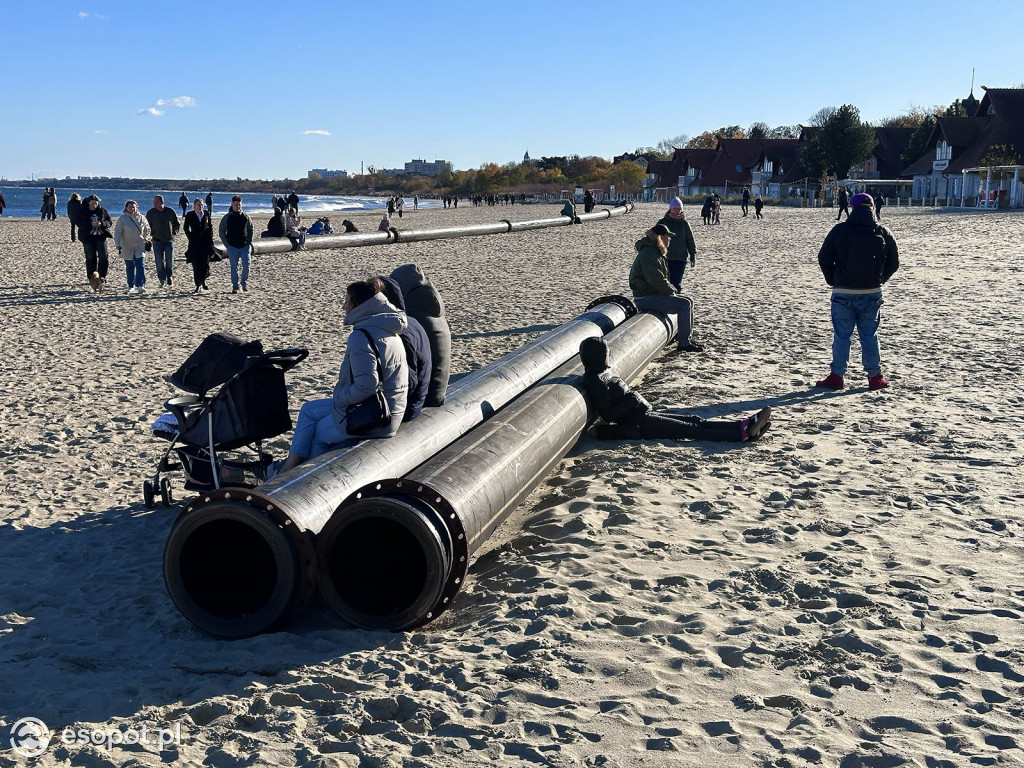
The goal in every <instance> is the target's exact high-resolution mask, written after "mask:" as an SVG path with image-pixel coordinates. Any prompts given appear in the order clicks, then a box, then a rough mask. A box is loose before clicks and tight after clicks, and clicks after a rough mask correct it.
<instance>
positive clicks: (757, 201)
mask: <svg viewBox="0 0 1024 768" xmlns="http://www.w3.org/2000/svg"><path fill="white" fill-rule="evenodd" d="M762 208H764V200H762V199H761V196H760V195H758V196H757V197H755V198H754V218H755V219H763V218H764V216H762V215H761V209H762Z"/></svg>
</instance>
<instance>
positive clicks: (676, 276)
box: [658, 197, 697, 293]
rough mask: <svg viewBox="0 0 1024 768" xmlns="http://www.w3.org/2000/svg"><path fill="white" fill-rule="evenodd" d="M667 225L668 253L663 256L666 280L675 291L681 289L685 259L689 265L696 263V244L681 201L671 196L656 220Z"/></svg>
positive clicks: (680, 290)
mask: <svg viewBox="0 0 1024 768" xmlns="http://www.w3.org/2000/svg"><path fill="white" fill-rule="evenodd" d="M658 223H659V224H664V225H665V226H666V227H668V230H669V232H671V233H672V238H671V239H670V240H669V242H668V253H667V254H666V256H665V258H666V259H667V260H668V281H669V282H670V283H672V287H673V288H675V289H676V293H680V292H682V290H683V274H684V273H685V272H686V260H687V258H689V260H690V266H691V267H695V266H696V265H697V246H696V244H695V243H694V241H693V231H692V230H691V229H690V225H689V223H687V221H686V214H684V213H683V201H682V200H680V199H679V198H678V197H673V198H672V202H671V203H669V205H668V212H667V213H666V214H665V215H664V216H663V217H662V218H661V220H660V221H659V222H658Z"/></svg>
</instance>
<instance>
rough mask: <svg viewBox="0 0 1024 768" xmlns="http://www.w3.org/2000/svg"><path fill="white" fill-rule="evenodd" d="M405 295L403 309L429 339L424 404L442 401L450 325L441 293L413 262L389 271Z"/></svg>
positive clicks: (448, 351)
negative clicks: (428, 375) (428, 378)
mask: <svg viewBox="0 0 1024 768" xmlns="http://www.w3.org/2000/svg"><path fill="white" fill-rule="evenodd" d="M391 278H392V279H393V280H394V281H395V282H396V283H398V287H399V289H401V291H402V298H403V299H405V311H406V312H408V313H409V316H410V317H414V318H416V320H417V321H419V324H420V325H422V326H423V330H425V331H426V332H427V340H428V341H429V342H430V384H429V386H428V387H427V399H426V401H425V403H424V404H425V405H426V406H427V407H428V408H436V407H437V406H440V405H444V397H445V392H446V391H447V389H448V377H449V365H450V361H451V356H452V329H451V328H450V327H449V326H448V319H447V318H446V317H445V313H444V301H443V300H442V299H441V294H439V293H438V292H437V289H436V288H434V286H433V285H431V283H430V281H429V280H428V279H427V278H426V277H425V276H424V275H423V272H422V271H421V270H420V268H419V267H418V266H416V265H415V264H404V265H403V266H401V267H399V268H398V269H396V270H395V271H394V272H392V273H391Z"/></svg>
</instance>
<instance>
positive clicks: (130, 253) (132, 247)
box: [114, 200, 150, 293]
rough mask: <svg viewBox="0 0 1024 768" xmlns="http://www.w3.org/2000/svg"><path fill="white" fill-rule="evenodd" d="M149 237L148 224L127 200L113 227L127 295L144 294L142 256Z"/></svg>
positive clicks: (144, 280)
mask: <svg viewBox="0 0 1024 768" xmlns="http://www.w3.org/2000/svg"><path fill="white" fill-rule="evenodd" d="M149 237H150V234H149V222H148V221H146V217H145V216H143V215H142V214H141V213H139V204H138V203H136V202H135V201H134V200H129V201H128V202H127V203H125V204H124V213H122V214H121V215H120V216H119V217H118V218H117V224H116V225H115V226H114V245H115V246H117V251H118V253H120V254H121V258H123V259H124V271H125V274H126V276H127V278H128V293H145V292H146V267H145V261H144V260H143V256H145V253H146V243H147V242H149Z"/></svg>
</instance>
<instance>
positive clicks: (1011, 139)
mask: <svg viewBox="0 0 1024 768" xmlns="http://www.w3.org/2000/svg"><path fill="white" fill-rule="evenodd" d="M983 87H984V86H983ZM984 90H985V95H984V96H983V97H982V99H981V101H980V102H978V103H977V104H978V106H977V110H976V111H975V113H974V115H973V116H968V117H940V118H938V119H937V120H936V122H935V128H934V129H932V134H931V136H930V137H929V139H928V145H927V146H928V151H927V152H926V153H925V154H924V155H922V156H921V157H920V158H918V159H917V160H916V161H914V162H913V163H911V164H910V165H909V166H907V167H906V168H905V169H903V174H904V175H905V176H908V177H911V176H912V177H913V179H914V190H913V196H914V197H925V198H932V197H940V198H946V199H947V200H948V201H949V202H950V203H951V204H952V203H954V202H959V200H960V199H961V198H975V197H977V195H978V194H979V189H980V187H981V183H982V182H981V176H980V174H979V173H978V172H977V170H976V169H977V167H978V165H979V163H980V162H981V160H982V159H983V158H984V157H985V155H986V153H988V151H989V149H990V148H992V147H995V146H1000V145H1001V146H1005V147H1007V148H1008V149H1009V151H1010V152H1011V153H1015V154H1016V155H1017V158H1018V162H1019V161H1020V160H1024V88H985V89H984ZM972 98H973V94H972ZM966 103H967V102H965V104H966ZM1020 186H1021V184H1020V173H1019V171H1018V172H1017V173H1015V174H1014V177H1013V179H1012V183H1011V186H1010V188H1009V189H1008V190H1007V192H1009V193H1010V198H1011V199H1012V200H1014V201H1017V202H1015V204H1019V201H1020V198H1021V197H1022V195H1021V191H1020Z"/></svg>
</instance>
